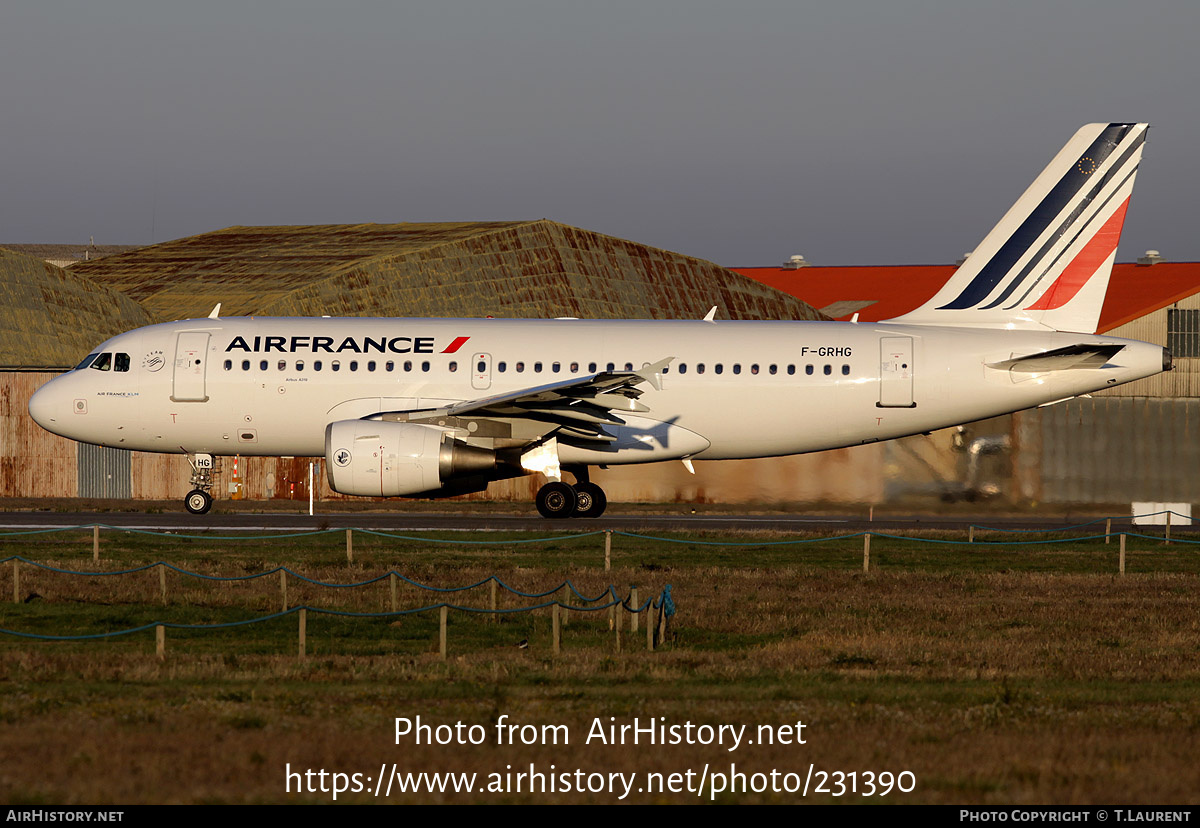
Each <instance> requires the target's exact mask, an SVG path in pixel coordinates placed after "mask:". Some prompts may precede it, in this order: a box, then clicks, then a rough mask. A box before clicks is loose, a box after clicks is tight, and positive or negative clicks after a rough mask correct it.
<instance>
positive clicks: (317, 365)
mask: <svg viewBox="0 0 1200 828" xmlns="http://www.w3.org/2000/svg"><path fill="white" fill-rule="evenodd" d="M313 370H314V371H320V370H321V360H319V359H314V360H313Z"/></svg>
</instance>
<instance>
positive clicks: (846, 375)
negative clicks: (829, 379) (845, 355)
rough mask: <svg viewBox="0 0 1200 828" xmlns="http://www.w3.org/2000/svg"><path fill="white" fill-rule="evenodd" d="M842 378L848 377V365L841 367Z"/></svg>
mask: <svg viewBox="0 0 1200 828" xmlns="http://www.w3.org/2000/svg"><path fill="white" fill-rule="evenodd" d="M842 376H843V377H848V376H850V366H849V365H843V366H842Z"/></svg>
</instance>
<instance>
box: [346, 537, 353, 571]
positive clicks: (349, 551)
mask: <svg viewBox="0 0 1200 828" xmlns="http://www.w3.org/2000/svg"><path fill="white" fill-rule="evenodd" d="M346 562H347V563H354V530H353V529H347V530H346Z"/></svg>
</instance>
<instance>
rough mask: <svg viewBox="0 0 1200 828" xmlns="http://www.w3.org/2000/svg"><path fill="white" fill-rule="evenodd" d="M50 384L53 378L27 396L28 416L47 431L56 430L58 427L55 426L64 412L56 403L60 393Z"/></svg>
mask: <svg viewBox="0 0 1200 828" xmlns="http://www.w3.org/2000/svg"><path fill="white" fill-rule="evenodd" d="M52 385H54V381H53V380H51V381H50V382H48V383H46V384H45V385H43V386H42V387H41V388H39V389H38V390H37V391H35V392H33V396H32V397H30V398H29V416H30V417H32V418H33V421H34V422H35V423H37V424H38V425H40V426H41V427H42V428H44V429H46V430H47V431H54V432H57V431H59V430H60V429H59V428H56V427H55V426H56V425H57V424H58V420H60V419H61V418H62V415H63V414H64V412H63V411H62V410H60V409H61V406H60V405H59V404H58V397H60V396H61V395H60V394H59V393H58V390H57V389H55V388H52V387H51V386H52Z"/></svg>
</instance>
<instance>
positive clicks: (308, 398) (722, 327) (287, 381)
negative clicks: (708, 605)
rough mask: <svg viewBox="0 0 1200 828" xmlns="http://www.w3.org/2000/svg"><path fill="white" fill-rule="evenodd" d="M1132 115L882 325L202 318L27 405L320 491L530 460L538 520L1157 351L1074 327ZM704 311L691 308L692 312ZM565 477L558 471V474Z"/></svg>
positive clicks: (102, 431)
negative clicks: (283, 460) (645, 485)
mask: <svg viewBox="0 0 1200 828" xmlns="http://www.w3.org/2000/svg"><path fill="white" fill-rule="evenodd" d="M1146 129H1147V125H1146V124H1127V123H1114V124H1090V125H1087V126H1084V127H1083V128H1081V129H1080V130H1079V131H1078V132H1077V133H1076V134H1075V135H1074V136H1073V137H1072V138H1071V140H1070V141H1069V142H1068V143H1067V144H1066V146H1065V147H1063V149H1062V150H1061V151H1060V152H1059V153H1058V154H1057V155H1056V156H1055V157H1054V159H1053V160H1052V161H1051V162H1050V164H1049V165H1048V166H1047V167H1046V168H1045V170H1044V171H1043V172H1042V173H1041V174H1040V175H1039V176H1038V177H1037V178H1036V179H1035V181H1034V182H1033V184H1032V185H1030V187H1029V189H1028V190H1026V191H1025V193H1024V194H1023V195H1022V196H1021V198H1020V199H1019V200H1018V201H1017V202H1016V204H1014V205H1013V207H1012V208H1011V209H1010V210H1009V211H1008V212H1007V213H1006V214H1005V215H1004V217H1003V218H1002V219H1001V220H1000V222H999V223H998V224H997V225H996V226H995V228H993V229H992V231H991V232H990V233H988V235H987V236H986V237H985V238H984V240H983V241H982V242H981V243H980V244H979V246H978V247H976V249H975V252H974V253H973V254H972V255H971V256H970V257H969V258H968V259H967V260H966V261H965V263H963V264H962V265H961V266H960V267H959V268H958V269H957V270H956V271H955V272H954V274H953V275H952V276H951V277H950V278H949V280H948V281H947V282H946V284H945V285H944V286H943V287H942V288H941V289H940V290H939V291H938V293H937V294H936V295H934V296H933V297H932V299H930V300H929V301H928V302H927V303H926V304H924V305H923V306H921V307H919V308H917V309H916V310H914V311H912V312H910V313H908V314H906V315H904V316H901V317H898V318H896V319H891V320H888V321H886V322H879V323H871V324H859V323H857V321H851V322H793V321H727V320H718V319H716V317H715V313H714V312H710V313H709V314H708V316H706V317H705V318H704V319H694V320H669V321H650V320H624V321H611V320H582V319H366V318H353V319H350V318H324V317H322V318H223V317H221V316H220V314H219V306H218V307H217V308H216V309H214V311H213V313H212V314H211V315H210V316H209V317H208V318H204V319H189V320H185V321H179V322H169V323H165V324H158V325H152V326H149V327H144V328H139V329H137V330H134V331H130V332H128V333H124V334H121V335H119V336H116V337H114V338H112V339H109V340H108V341H107V342H104V343H103V344H102V345H100V346H99V347H98V348H96V349H95V350H94V351H93V352H92V353H90V354H88V356H87V357H86V358H85V359H84V360H83V361H82V362H81V363H80V364H79V365H78V366H77V367H76V368H75V369H73V370H72V371H69V372H68V373H66V374H63V375H62V376H60V377H56V378H55V379H53V380H51V381H50V382H48V383H47V384H46V385H44V386H43V387H42V388H40V389H39V390H38V391H37V392H36V393H35V394H34V396H33V397H32V399H31V400H30V403H29V412H30V414H31V416H32V417H33V419H34V420H35V421H36V422H37V423H38V424H39V425H41V426H42V427H43V428H45V429H47V430H49V431H51V432H53V433H55V434H58V435H61V436H63V437H68V438H70V439H72V440H78V441H82V442H86V443H93V444H96V445H101V446H109V447H112V448H119V449H127V450H132V451H149V452H167V453H177V454H184V455H187V456H188V458H189V461H190V462H191V465H192V477H191V485H192V487H193V488H192V490H191V491H190V492H189V493H188V495H187V497H186V498H185V505H186V507H187V508H188V510H189V511H191V512H193V513H196V514H202V513H205V512H207V511H208V510H209V508H210V507H211V505H212V489H213V478H214V475H213V472H212V470H213V465H214V457H217V456H231V455H243V456H245V455H265V456H319V455H324V456H325V458H326V469H327V474H328V479H329V485H330V487H331V488H332V489H333V490H334V491H337V492H339V493H342V494H346V495H357V496H364V497H437V496H447V495H456V494H462V493H467V492H476V491H482V490H484V489H485V488H486V487H487V485H488V484H489V483H490V482H492V481H495V480H500V479H504V478H511V477H516V476H520V475H530V474H540V475H542V476H543V477H544V478H545V481H546V482H545V483H544V485H542V486H541V487H540V489H539V490H538V492H537V496H536V503H537V508H538V511H539V512H541V514H542V515H543V516H545V517H547V518H568V517H585V518H588V517H597V516H599V515H600V514H601V513H602V512H603V511H604V509H605V506H606V500H607V499H606V497H605V494H604V491H603V490H602V489H601V488H600V487H599V486H597V485H596V484H595V483H593V482H591V481H590V480H589V474H588V472H589V469H590V468H592V467H596V466H598V467H602V468H603V467H608V466H616V465H626V464H634V463H653V462H662V461H668V460H669V461H676V462H678V461H682V462H683V463H684V465H685V466H686V467H687V468H688V469H689V470H692V468H693V467H692V461H694V460H721V459H731V458H751V457H777V456H782V455H791V454H800V453H804V452H813V451H823V450H825V449H833V448H840V447H845V446H854V445H860V444H864V443H873V442H876V441H879V440H890V439H894V438H897V437H904V436H906V435H911V434H918V433H923V432H929V431H932V430H934V429H938V428H943V427H947V426H953V425H957V424H961V423H964V422H970V421H973V420H979V419H983V418H986V417H992V416H996V415H1000V414H1006V413H1010V412H1013V411H1018V410H1022V409H1026V408H1032V407H1035V406H1041V405H1047V404H1050V403H1054V402H1058V401H1062V400H1066V399H1070V398H1072V397H1076V396H1079V395H1082V394H1087V393H1089V392H1092V391H1096V390H1099V389H1103V388H1108V387H1111V386H1115V385H1119V384H1121V383H1126V382H1130V381H1132V380H1136V379H1139V378H1141V377H1148V376H1151V375H1154V374H1157V373H1159V372H1161V371H1165V370H1169V369H1170V367H1171V355H1170V353H1169V352H1168V351H1166V350H1165V349H1164V348H1161V347H1159V346H1157V345H1152V344H1149V343H1145V342H1136V341H1132V340H1126V339H1118V338H1116V337H1111V336H1102V335H1096V334H1095V333H1094V331H1095V330H1096V324H1097V320H1098V319H1099V315H1100V309H1101V305H1102V304H1103V301H1104V296H1105V293H1106V291H1107V288H1108V281H1109V277H1110V275H1111V273H1112V265H1113V261H1114V258H1115V256H1116V250H1117V243H1118V241H1119V239H1120V235H1121V228H1122V224H1123V222H1124V218H1125V213H1126V209H1127V207H1128V204H1129V197H1130V194H1131V193H1132V190H1133V183H1134V176H1135V174H1136V172H1137V168H1138V165H1139V163H1140V161H1141V156H1142V149H1143V146H1144V143H1145V140H1146ZM714 311H715V308H714ZM565 475H569V476H570V478H571V479H572V480H573V482H571V483H568V482H567V481H566V480H565V479H564V476H565Z"/></svg>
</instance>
